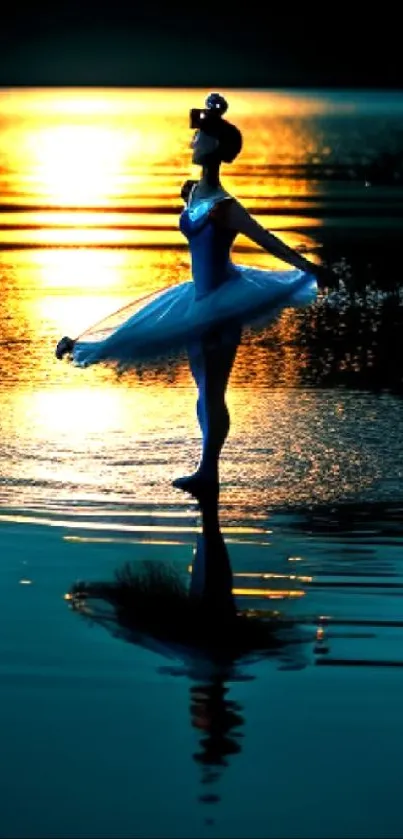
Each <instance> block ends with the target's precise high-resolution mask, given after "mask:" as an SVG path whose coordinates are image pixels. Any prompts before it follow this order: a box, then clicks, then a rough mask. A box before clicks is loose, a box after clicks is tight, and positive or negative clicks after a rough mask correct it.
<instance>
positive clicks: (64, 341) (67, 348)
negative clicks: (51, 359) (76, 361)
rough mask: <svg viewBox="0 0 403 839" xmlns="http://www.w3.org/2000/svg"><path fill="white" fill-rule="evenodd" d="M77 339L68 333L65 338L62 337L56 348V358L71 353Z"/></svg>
mask: <svg viewBox="0 0 403 839" xmlns="http://www.w3.org/2000/svg"><path fill="white" fill-rule="evenodd" d="M74 344H75V341H73V339H72V338H69V336H68V335H65V336H64V338H61V339H60V341H59V343H58V345H57V347H56V349H55V356H56V358H59V359H60V358H63V356H64V355H67V353H71V351H72V349H73V347H74Z"/></svg>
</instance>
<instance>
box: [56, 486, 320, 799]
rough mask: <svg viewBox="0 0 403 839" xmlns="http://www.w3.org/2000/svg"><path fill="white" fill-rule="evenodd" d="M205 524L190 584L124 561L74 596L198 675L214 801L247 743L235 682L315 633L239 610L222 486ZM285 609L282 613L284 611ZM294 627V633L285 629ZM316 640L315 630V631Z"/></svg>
mask: <svg viewBox="0 0 403 839" xmlns="http://www.w3.org/2000/svg"><path fill="white" fill-rule="evenodd" d="M199 500H200V508H201V514H202V531H201V533H200V535H199V536H198V539H197V544H196V551H195V557H194V562H193V567H192V576H191V581H190V586H189V589H187V587H186V586H185V585H184V584H183V582H182V579H181V578H180V577H178V575H177V574H175V573H173V572H172V569H171V570H170V569H167V568H165V566H164V565H163V564H158V563H148V564H146V563H144V565H143V566H142V567H139V566H138V564H137V563H133V566H131V567H130V566H129V567H127V566H126V567H124V568H123V569H121V570H120V571H119V572H117V574H116V579H115V581H109V582H90V583H77V584H75V585H74V586H73V588H72V590H71V592H70V593H69V595H67V599H68V600H69V602H70V604H71V606H72V608H73V609H74V610H75V611H78V612H79V613H80V614H82V615H83V616H84V617H86V618H87V619H89V620H91V621H93V622H95V623H97V624H100V625H103V626H104V627H105V628H106V629H107V630H108V631H109V632H111V633H112V634H113V635H114V636H115V637H118V638H121V639H123V640H125V641H128V642H130V643H133V644H137V645H139V646H142V647H145V648H147V649H149V650H151V651H155V652H157V653H158V654H159V655H165V656H166V657H167V658H168V659H171V660H172V659H176V660H177V661H179V662H182V666H179V667H178V666H175V665H174V666H172V665H170V666H168V667H164V672H166V673H168V674H170V675H180V676H187V677H188V678H189V679H190V680H191V688H190V713H191V722H192V725H193V726H194V727H195V728H196V729H197V730H198V731H199V732H200V746H199V748H198V749H197V751H196V752H195V754H194V759H195V761H196V762H197V763H198V764H199V765H200V766H201V767H202V779H201V780H202V784H203V792H202V794H201V796H200V800H201V801H203V802H204V803H206V804H208V803H211V804H214V803H215V802H216V801H217V800H218V799H219V796H218V794H217V787H216V784H217V782H218V781H219V777H220V772H221V771H222V770H223V769H224V768H225V767H226V766H227V765H228V760H229V758H230V757H231V756H232V755H235V754H237V753H238V752H239V751H240V750H241V737H242V731H241V729H242V726H243V717H242V709H241V707H240V706H239V705H238V703H237V702H235V701H234V700H231V699H228V697H227V690H228V688H227V685H228V683H230V682H234V681H244V680H248V679H251V678H253V677H252V676H250V675H247V674H245V673H242V672H240V671H239V666H238V665H239V663H241V662H242V661H243V660H246V659H249V660H250V659H255V657H256V655H257V656H259V658H260V657H266V656H276V657H278V658H279V659H280V660H281V659H284V653H285V650H287V649H289V650H290V660H291V656H293V657H294V656H296V657H297V660H298V666H301V655H300V652H299V650H298V647H300V646H301V643H303V644H306V642H307V640H308V639H307V638H306V637H305V638H304V637H303V636H300V637H298V636H299V632H298V629H297V626H296V625H295V622H291V621H285V620H284V621H281V620H279V619H278V617H276V618H275V617H274V615H270V614H268V613H267V612H266V613H265V612H261V613H260V617H258V616H257V614H258V613H257V611H256V610H255V609H254V610H253V614H252V613H249V612H245V613H243V612H241V611H237V610H236V608H235V604H234V600H233V597H232V572H231V565H230V559H229V555H228V551H227V548H226V545H225V543H224V540H223V537H222V534H221V531H220V526H219V511H218V493H211V494H208V493H206V492H203V493H202V494H201V496H200V499H199ZM276 614H277V615H278V612H276ZM284 628H286V629H287V632H286V633H284V634H283V633H282V632H281V630H282V629H284ZM309 640H311V637H309Z"/></svg>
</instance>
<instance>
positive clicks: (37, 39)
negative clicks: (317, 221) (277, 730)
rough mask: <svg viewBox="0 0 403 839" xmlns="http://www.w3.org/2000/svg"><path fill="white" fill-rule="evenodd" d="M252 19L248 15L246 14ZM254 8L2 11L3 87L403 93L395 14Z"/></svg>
mask: <svg viewBox="0 0 403 839" xmlns="http://www.w3.org/2000/svg"><path fill="white" fill-rule="evenodd" d="M246 11H247V13H248V14H246ZM265 14H266V15H268V19H267V20H265V18H264V17H263V7H261V9H260V7H259V5H258V4H257V3H249V4H248V7H247V10H245V12H244V14H243V16H242V17H240V16H238V15H237V13H236V11H235V7H234V12H233V14H232V16H231V17H230V16H229V14H228V13H227V12H225V10H223V9H220V6H219V5H218V4H216V6H215V8H214V7H212V6H211V4H210V3H206V2H204V3H200V4H198V5H197V6H195V5H194V6H191V5H190V4H189V6H188V7H186V11H184V10H183V7H182V8H178V6H177V7H176V8H175V6H174V5H173V6H172V5H170V6H169V8H167V5H166V4H164V3H158V2H154V3H153V4H152V5H151V4H150V6H149V7H148V8H143V7H142V8H141V9H140V8H138V7H137V6H135V4H133V5H132V6H131V7H127V6H126V5H124V4H122V3H120V2H119V0H117V2H115V3H114V4H113V7H111V6H109V5H108V6H107V5H106V4H103V3H102V0H100V2H99V3H98V4H97V5H93V4H92V3H91V2H87V3H85V4H84V5H83V4H82V6H81V8H80V4H78V3H77V2H76V0H71V2H70V3H69V4H65V5H64V4H63V3H59V5H58V6H57V7H56V6H55V5H54V4H52V3H50V2H42V3H41V4H37V5H35V6H32V7H30V8H28V9H27V11H24V15H21V13H20V10H19V7H18V8H15V9H13V8H11V7H10V6H9V7H8V8H7V9H6V10H5V11H4V12H2V28H1V31H0V86H2V87H15V86H16V87H19V86H21V87H33V86H34V87H37V86H45V87H55V86H68V87H88V86H96V87H203V88H205V87H208V88H217V87H226V88H254V89H262V88H264V89H278V88H288V89H303V88H314V89H317V88H330V89H348V88H358V89H363V90H382V89H388V90H403V65H402V62H401V59H400V44H399V40H400V27H398V26H396V25H394V18H393V17H392V15H389V17H388V15H387V14H384V16H383V18H382V19H379V17H378V16H377V17H376V19H374V18H370V19H367V18H366V19H359V18H351V17H350V15H349V14H348V13H346V12H344V13H343V10H342V9H341V8H340V7H338V15H337V16H336V15H334V17H333V18H331V17H330V15H328V17H327V19H326V20H324V15H323V16H322V17H321V16H320V13H318V12H313V11H312V10H310V9H304V10H303V11H296V12H292V11H291V10H288V12H285V11H284V12H281V11H272V10H270V12H269V11H268V10H267V9H266V12H265Z"/></svg>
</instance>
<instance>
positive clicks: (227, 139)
mask: <svg viewBox="0 0 403 839" xmlns="http://www.w3.org/2000/svg"><path fill="white" fill-rule="evenodd" d="M227 109H228V103H227V102H226V100H225V99H224V97H223V96H221V95H220V94H219V93H210V95H209V96H208V97H207V99H206V107H205V108H202V109H200V108H192V110H191V111H190V127H191V128H194V129H196V131H195V134H194V137H193V140H192V144H191V145H192V149H193V157H192V162H193V163H196V164H197V165H199V166H205V165H208V164H209V163H216V164H217V163H218V164H220V163H222V162H224V163H232V161H233V160H235V158H236V156H237V155H238V154H239V152H240V151H241V148H242V134H241V132H240V131H239V129H238V128H236V126H235V125H232V123H230V122H228V121H227V120H226V119H223V118H222V117H223V114H225V112H226V111H227Z"/></svg>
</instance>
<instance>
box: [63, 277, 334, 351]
mask: <svg viewBox="0 0 403 839" xmlns="http://www.w3.org/2000/svg"><path fill="white" fill-rule="evenodd" d="M317 291H318V287H317V282H316V279H315V277H314V276H313V275H312V274H308V273H304V272H302V271H299V270H296V269H295V270H289V271H266V270H262V269H259V268H250V267H249V266H239V265H231V267H230V269H229V271H228V275H227V276H226V278H225V280H224V281H223V283H222V284H221V285H220V286H219V287H218V288H216V289H215V290H214V291H210V292H209V293H208V294H205V295H203V296H197V295H196V290H195V285H194V283H193V281H192V280H190V281H189V282H183V283H179V284H177V285H175V286H172V287H170V288H166V289H163V290H161V291H158V292H156V293H154V294H151V295H149V296H148V297H145V298H142V299H141V300H137V301H135V302H134V303H131V304H129V306H126V307H124V308H123V309H120V310H119V311H118V312H116V313H114V314H113V315H110V316H109V317H107V318H106V319H105V320H103V321H101V322H100V323H98V324H96V325H95V326H93V327H91V328H90V329H89V330H87V331H86V332H84V333H83V334H82V335H81V336H80V337H79V338H78V339H77V340H76V342H75V344H74V349H73V362H74V363H75V364H76V365H78V366H81V367H87V366H89V365H92V364H97V363H99V362H114V363H117V364H118V365H119V366H120V367H126V366H130V365H131V364H136V363H137V362H141V361H143V360H144V361H145V360H149V361H150V360H152V359H153V358H158V357H161V356H163V355H165V354H167V353H170V352H175V351H178V350H181V349H184V348H186V346H187V345H189V343H191V342H193V341H195V340H201V339H203V336H206V335H208V333H209V332H210V331H211V330H212V329H213V330H215V331H216V332H217V330H218V331H221V330H222V332H223V333H225V330H226V329H228V328H230V327H237V328H242V327H248V326H249V327H253V328H255V329H259V328H264V327H265V326H267V325H268V324H269V323H270V322H271V321H272V320H273V319H274V318H275V317H276V316H277V315H278V314H279V313H280V312H281V311H282V309H285V308H289V307H300V306H307V305H310V304H311V303H313V302H314V301H315V299H316V296H317Z"/></svg>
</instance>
